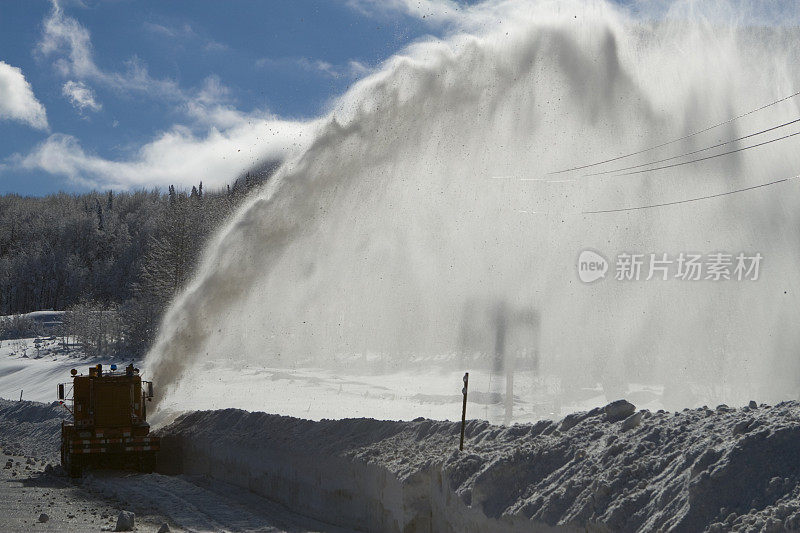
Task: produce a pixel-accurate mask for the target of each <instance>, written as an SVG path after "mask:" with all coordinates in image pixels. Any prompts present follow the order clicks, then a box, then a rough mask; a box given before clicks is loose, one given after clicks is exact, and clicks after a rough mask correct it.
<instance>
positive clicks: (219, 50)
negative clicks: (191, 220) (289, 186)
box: [0, 0, 457, 195]
mask: <svg viewBox="0 0 800 533" xmlns="http://www.w3.org/2000/svg"><path fill="white" fill-rule="evenodd" d="M456 10H457V6H455V5H453V4H450V3H449V2H446V1H445V2H428V1H422V2H420V1H416V2H411V1H410V0H408V1H407V0H388V1H371V0H347V1H345V0H343V1H325V2H322V1H313V2H312V1H285V2H284V1H270V2H267V1H263V2H259V1H254V0H226V1H225V2H221V1H209V0H182V1H177V0H171V1H169V2H163V1H160V0H159V1H155V0H153V1H132V0H82V1H79V0H60V1H58V2H55V1H48V0H26V1H20V2H11V1H9V2H3V3H2V4H0V139H2V143H1V144H0V193H8V192H15V193H20V194H26V195H27V194H32V195H39V194H46V193H49V192H56V191H59V190H65V191H84V190H90V189H104V188H111V187H113V188H116V189H120V188H138V187H152V186H160V187H161V188H166V186H167V185H169V184H171V183H174V184H177V185H179V186H190V185H191V184H193V183H196V182H198V181H200V180H203V181H204V183H205V184H206V186H208V184H211V185H221V184H223V183H225V182H227V181H229V180H230V179H231V178H233V177H235V175H236V174H237V173H238V172H239V171H240V170H241V169H243V168H246V167H247V166H248V165H249V164H251V163H253V162H256V161H257V160H258V159H263V158H265V157H281V156H287V155H290V154H291V153H294V151H296V150H298V149H300V147H302V134H303V133H304V132H308V127H309V123H310V121H312V120H313V119H314V118H316V117H319V116H321V115H322V114H324V113H325V112H326V111H328V110H329V109H330V106H331V105H332V102H333V100H334V99H335V98H336V97H337V96H339V95H341V94H342V93H343V92H344V91H346V89H347V88H348V87H349V86H350V85H352V84H353V83H354V82H355V81H356V80H358V79H360V78H362V77H364V76H366V75H368V74H369V72H370V71H372V70H374V69H376V68H378V67H379V66H380V65H381V63H382V62H383V61H384V60H386V59H387V58H389V57H390V56H392V55H393V54H395V53H397V52H398V51H401V50H402V49H403V48H404V47H405V46H407V45H408V44H410V43H412V42H413V41H415V40H417V39H420V38H425V37H426V36H429V35H434V36H436V35H438V34H441V33H442V32H445V31H446V30H447V27H448V20H449V19H448V18H447V17H448V16H449V13H451V12H453V11H456ZM307 137H308V135H306V138H307Z"/></svg>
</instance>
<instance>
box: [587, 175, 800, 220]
mask: <svg viewBox="0 0 800 533" xmlns="http://www.w3.org/2000/svg"><path fill="white" fill-rule="evenodd" d="M798 178H800V174H798V175H797V176H792V177H791V178H783V179H779V180H775V181H770V182H768V183H762V184H760V185H753V186H751V187H745V188H743V189H736V190H733V191H726V192H721V193H717V194H709V195H708V196H699V197H697V198H688V199H685V200H677V201H675V202H664V203H661V204H650V205H641V206H637V207H621V208H618V209H600V210H597V211H583V212H582V214H584V215H596V214H600V213H623V212H626V211H640V210H643V209H653V208H655V207H666V206H670V205H680V204H688V203H690V202H699V201H701V200H709V199H711V198H719V197H721V196H728V195H731V194H738V193H740V192H746V191H752V190H755V189H760V188H762V187H769V186H770V185H776V184H778V183H784V182H787V181H791V180H794V179H798Z"/></svg>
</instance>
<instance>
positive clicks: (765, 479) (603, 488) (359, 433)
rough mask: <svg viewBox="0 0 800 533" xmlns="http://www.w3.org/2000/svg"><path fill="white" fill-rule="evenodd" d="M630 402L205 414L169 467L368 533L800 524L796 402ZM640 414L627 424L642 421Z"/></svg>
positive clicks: (181, 424) (187, 426)
mask: <svg viewBox="0 0 800 533" xmlns="http://www.w3.org/2000/svg"><path fill="white" fill-rule="evenodd" d="M626 407H628V406H625V405H622V408H620V406H619V405H617V406H613V407H607V408H605V409H603V408H598V409H594V410H592V411H589V412H582V413H575V414H573V415H570V416H568V417H566V418H565V419H563V420H561V421H559V422H551V421H542V422H538V423H535V424H525V425H515V426H512V427H502V426H493V425H490V424H489V423H487V422H483V421H470V422H469V423H468V425H467V431H466V435H467V441H466V444H465V451H464V452H459V451H458V449H457V447H458V431H459V424H457V423H452V422H436V421H431V420H424V419H419V420H415V421H413V422H390V421H376V420H372V419H348V420H322V421H320V422H311V421H306V420H300V419H296V418H291V417H282V416H276V415H269V414H265V413H249V412H246V411H241V410H234V409H228V410H224V411H202V412H194V413H190V414H187V415H184V416H183V417H181V418H179V419H178V420H177V421H176V422H175V423H173V424H172V425H171V426H169V427H167V428H165V429H163V430H162V432H161V433H162V436H163V441H162V442H163V450H164V451H163V452H162V457H161V468H163V469H165V470H171V471H173V472H178V471H181V472H186V473H195V474H207V475H210V476H212V477H214V478H216V479H219V480H224V481H226V482H229V483H232V484H235V485H238V486H241V487H246V488H248V489H249V490H251V491H253V492H255V493H257V494H260V495H263V496H266V497H268V498H271V499H273V500H277V501H279V502H281V503H283V504H285V505H287V506H289V507H290V508H292V509H294V510H296V511H297V512H302V513H305V514H308V515H309V516H313V517H315V518H318V519H320V520H324V521H326V522H330V523H335V524H339V525H344V526H348V527H355V528H359V529H363V530H368V531H429V530H430V531H463V532H469V531H475V532H477V531H531V530H534V531H549V530H554V531H578V530H581V531H585V530H586V529H587V528H588V529H589V530H594V531H608V530H611V531H653V530H678V531H702V530H710V531H728V530H737V529H753V528H755V529H754V530H763V531H769V530H780V528H786V529H788V530H796V529H798V528H800V483H798V480H799V479H800V404H798V403H797V402H786V403H781V404H779V405H777V406H774V407H768V406H763V405H762V406H761V407H756V406H755V405H754V404H751V407H745V408H743V409H736V410H734V409H729V408H727V407H725V406H720V407H719V408H717V409H715V410H710V409H708V408H700V409H696V410H691V411H690V410H685V411H683V412H679V413H667V412H656V413H651V412H648V411H639V412H633V406H629V407H630V409H629V410H626ZM631 413H632V414H631Z"/></svg>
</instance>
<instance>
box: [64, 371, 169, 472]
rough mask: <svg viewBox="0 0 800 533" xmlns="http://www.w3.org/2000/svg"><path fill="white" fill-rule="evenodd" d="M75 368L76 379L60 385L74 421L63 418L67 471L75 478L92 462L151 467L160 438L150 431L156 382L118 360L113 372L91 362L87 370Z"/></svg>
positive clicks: (131, 466) (153, 466)
mask: <svg viewBox="0 0 800 533" xmlns="http://www.w3.org/2000/svg"><path fill="white" fill-rule="evenodd" d="M71 373H72V383H71V384H70V383H59V385H58V399H59V401H60V403H61V404H62V405H64V406H65V407H66V408H67V410H68V411H69V412H70V413H71V414H72V422H71V423H69V422H66V421H65V422H62V423H61V465H62V466H63V467H64V470H66V471H67V473H68V474H69V475H70V476H71V477H80V476H81V474H82V473H83V470H84V469H85V468H91V467H106V468H135V469H138V470H141V471H144V472H152V471H153V469H154V468H155V463H156V453H157V452H158V446H159V438H158V437H151V436H150V435H149V433H150V424H148V423H147V407H146V405H147V404H146V402H147V401H150V400H151V398H152V397H153V383H152V382H150V381H142V378H141V376H139V369H138V368H134V367H133V365H132V364H131V365H129V366H128V367H126V368H125V370H124V371H122V372H118V371H117V366H116V365H111V370H110V371H104V370H103V365H97V366H91V367H89V374H88V375H83V374H78V371H77V370H75V369H74V368H73V369H72V371H71ZM70 385H71V386H72V387H71V390H70ZM69 393H72V397H69ZM66 402H72V408H70V407H69V406H68V405H67V403H66Z"/></svg>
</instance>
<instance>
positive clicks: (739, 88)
mask: <svg viewBox="0 0 800 533" xmlns="http://www.w3.org/2000/svg"><path fill="white" fill-rule="evenodd" d="M645 5H646V7H642V6H645ZM654 6H655V7H654ZM645 10H646V11H645ZM461 14H462V15H463V19H464V21H463V23H459V22H458V21H456V22H453V23H452V27H451V29H450V30H448V31H449V33H448V36H447V37H446V38H443V39H427V40H424V41H422V42H418V43H416V44H414V45H412V46H410V47H408V48H407V49H405V50H404V51H403V52H402V53H400V54H398V55H397V56H395V57H392V58H391V59H389V60H388V61H386V63H385V64H384V65H383V66H382V68H381V69H380V70H379V71H377V72H375V73H373V74H371V75H370V76H369V77H366V78H365V79H363V80H361V81H359V82H358V83H356V84H355V85H354V86H353V87H352V88H351V89H350V90H349V91H348V92H347V93H346V94H345V95H343V96H342V97H341V98H340V99H339V100H338V102H337V103H336V105H335V106H334V109H332V111H331V112H330V114H329V115H328V116H327V117H326V118H324V119H322V120H321V121H320V126H319V127H318V129H317V132H316V133H315V138H314V140H313V142H311V143H310V146H309V148H308V149H307V150H306V151H305V152H304V153H303V154H302V155H301V156H299V157H297V158H295V159H293V160H291V161H287V162H285V164H284V165H283V167H282V168H281V169H280V170H279V172H278V173H277V175H276V176H275V177H274V178H273V179H272V180H271V181H270V183H268V184H267V185H266V186H265V187H264V188H263V189H262V190H261V191H260V192H259V193H258V194H257V195H256V196H255V197H254V198H252V199H251V201H249V203H248V204H247V205H245V206H243V207H242V208H241V209H240V210H239V211H238V213H237V214H236V215H235V216H234V217H233V218H232V219H231V220H230V222H229V223H228V224H227V226H226V227H225V228H224V229H222V230H221V231H220V232H219V234H218V235H217V236H216V238H215V239H214V240H213V242H212V243H211V244H210V245H209V247H208V249H207V250H206V252H205V254H204V259H203V261H202V264H201V266H200V267H199V269H198V271H197V273H196V276H195V278H194V280H193V281H192V282H191V284H190V285H189V286H188V288H187V289H186V290H185V291H184V292H183V293H182V294H181V295H180V296H179V297H177V298H176V299H175V301H174V302H173V304H172V306H171V308H170V309H169V311H168V313H167V314H166V317H165V319H164V321H163V324H162V325H161V328H160V335H159V337H158V340H157V342H156V343H155V345H154V347H153V349H152V350H151V352H150V353H149V354H148V356H147V359H146V368H147V371H148V372H149V373H150V374H149V375H150V376H151V377H152V378H153V379H154V380H155V381H156V382H157V385H158V388H159V389H160V390H166V391H167V397H169V394H170V392H169V391H171V390H174V389H175V388H176V387H177V386H178V385H179V384H180V385H181V386H182V387H183V388H184V389H186V390H196V391H197V392H196V394H198V395H202V394H207V391H205V390H204V383H203V381H202V380H207V379H213V370H214V368H215V365H218V364H220V363H219V362H220V361H223V362H225V364H227V365H229V366H230V367H233V368H235V367H237V366H240V365H247V364H251V363H258V364H262V365H265V366H269V367H273V368H274V367H278V368H280V367H285V368H293V369H296V368H301V367H320V368H327V369H333V370H334V371H337V370H341V371H344V370H347V371H349V372H353V371H356V369H358V370H363V371H371V372H386V373H391V372H394V371H398V370H402V369H408V368H412V367H417V368H423V369H428V370H429V371H430V372H435V371H436V370H437V369H439V368H448V369H450V370H456V371H460V372H463V371H464V370H468V369H474V368H476V367H480V366H481V365H485V366H486V367H487V368H494V369H495V370H498V371H501V369H502V368H509V363H508V361H505V362H504V361H502V360H501V361H500V362H499V363H498V361H497V357H500V358H501V359H503V358H508V357H509V355H508V354H513V357H514V358H515V362H514V367H513V368H514V371H520V372H522V370H526V371H527V372H528V373H529V374H530V375H533V376H537V378H536V379H543V378H544V377H549V378H551V379H552V382H553V383H556V386H555V388H554V389H553V390H554V392H553V393H554V394H557V395H559V397H560V398H561V399H562V400H563V401H565V402H569V401H572V400H578V399H580V398H582V397H584V396H586V395H587V394H590V392H587V391H592V390H599V389H600V388H602V390H603V391H605V394H606V396H607V397H608V398H607V399H609V400H613V399H616V397H622V396H625V395H626V394H630V393H631V391H632V390H633V389H632V387H633V385H634V384H638V386H639V389H637V390H639V392H640V393H641V392H642V391H649V393H652V394H653V395H656V396H658V397H659V398H660V402H661V404H662V405H664V406H666V407H668V408H681V407H691V406H693V405H700V404H702V403H707V404H709V405H712V404H713V402H718V403H721V402H727V403H731V404H736V403H737V402H738V403H745V402H746V401H747V400H749V399H751V398H754V399H757V400H759V401H775V400H778V399H789V398H796V396H797V391H798V379H800V358H798V357H797V351H798V341H800V333H798V329H797V328H796V327H795V326H796V324H797V323H798V319H800V316H798V314H799V313H798V310H800V306H798V295H800V284H798V278H799V277H800V276H798V268H797V267H798V264H800V263H799V262H798V259H800V258H799V257H798V252H799V251H800V246H799V244H798V243H799V242H800V241H798V227H800V225H798V217H799V216H800V210H798V209H797V208H796V206H797V205H798V204H799V203H800V184H798V182H797V181H795V182H787V183H782V184H778V185H775V186H774V187H764V188H759V189H754V190H748V191H746V192H742V193H741V194H731V195H727V196H721V197H714V198H709V199H706V200H701V201H693V202H689V203H675V204H673V205H666V206H662V207H653V208H647V209H635V210H630V211H617V212H608V213H588V212H590V211H592V212H594V211H607V210H608V211H614V210H616V209H620V208H629V207H640V206H648V205H655V204H670V203H672V202H679V201H681V200H684V199H690V198H700V197H704V196H714V195H717V194H719V193H723V192H725V191H731V190H738V189H745V188H749V187H751V186H754V185H758V184H761V183H764V182H768V181H771V180H776V179H779V178H784V177H787V176H792V175H794V174H797V173H798V172H800V150H798V149H797V142H798V141H797V137H795V138H792V139H786V140H783V141H780V142H774V143H770V144H767V145H764V146H760V147H757V148H753V149H747V150H742V151H739V152H736V153H732V154H729V155H726V156H724V157H716V158H713V159H708V160H705V161H702V162H697V163H692V164H685V165H680V166H675V167H672V168H665V169H661V170H658V171H648V172H642V173H637V174H628V175H622V174H625V173H626V172H629V171H622V170H619V169H623V168H625V167H631V166H635V165H639V164H643V163H648V162H652V161H658V160H662V159H666V158H671V157H673V156H676V155H680V154H687V153H690V152H694V151H696V150H701V149H703V148H705V147H707V146H710V145H715V144H718V143H721V142H725V141H727V140H731V139H736V138H739V137H742V136H745V135H748V134H749V133H752V132H756V131H760V130H762V129H766V128H769V127H771V126H773V125H775V124H779V123H782V122H786V121H788V120H792V119H795V118H798V117H800V107H798V104H800V98H789V99H786V100H784V101H781V102H779V103H777V104H775V105H772V106H769V107H766V108H764V109H762V110H760V111H758V112H755V113H750V114H746V115H745V116H743V117H741V118H739V119H737V120H732V121H728V119H730V118H732V117H736V116H738V115H741V114H743V113H745V112H747V111H750V110H754V109H757V108H759V107H761V106H763V105H765V104H768V103H770V102H774V101H776V100H779V99H781V98H782V97H784V96H787V95H791V94H792V93H794V92H796V91H797V90H798V88H800V70H798V63H797V61H796V58H797V57H800V33H799V32H798V30H797V24H796V22H797V20H796V19H797V14H796V13H795V10H794V7H793V5H792V2H786V3H779V2H764V3H760V2H723V1H716V2H694V1H686V2H676V3H670V4H660V3H658V2H655V3H654V2H643V3H632V4H631V5H630V6H628V7H624V8H623V7H619V6H617V5H616V4H614V3H609V2H603V1H590V0H586V1H569V2H545V1H541V2H502V3H498V4H479V5H477V6H473V7H465V8H463V9H462V11H461ZM715 124H721V125H720V126H718V127H716V128H713V129H710V130H708V131H705V132H703V133H700V134H697V135H691V134H692V133H694V132H698V131H701V130H703V129H705V128H707V127H708V126H710V125H715ZM795 129H797V128H795ZM780 133H781V132H775V133H774V134H769V135H773V136H774V137H777V136H779V134H780ZM783 133H791V131H785V132H783ZM769 135H766V136H762V137H758V138H755V139H753V141H752V142H751V141H750V140H749V139H748V140H741V141H736V142H733V143H731V144H729V145H726V146H724V147H722V148H719V149H716V150H715V151H707V152H703V153H700V154H699V155H695V156H690V157H688V158H682V159H681V158H679V159H675V160H673V161H670V163H673V162H681V161H686V160H687V159H691V158H692V157H694V158H697V157H702V156H704V155H706V154H709V155H710V154H713V153H718V152H720V151H727V150H731V149H736V148H741V147H745V146H747V145H748V144H754V143H755V142H756V141H761V140H766V139H769V138H770V137H769ZM675 139H680V140H679V141H677V142H672V143H670V144H668V145H664V146H660V145H662V144H664V143H665V142H667V141H672V140H675ZM656 146H660V147H659V148H656V149H653V150H648V151H646V152H643V153H641V154H638V155H635V156H632V157H629V158H624V159H621V160H619V161H613V162H609V163H604V164H603V165H598V166H592V167H587V168H583V169H578V170H573V171H569V172H564V173H559V174H551V172H556V171H559V170H564V169H570V168H574V167H581V166H585V165H587V164H591V163H593V162H597V161H604V160H608V159H612V158H615V157H616V156H619V155H624V154H629V153H631V152H636V151H639V150H643V149H647V148H650V147H656ZM666 164H669V163H664V164H660V165H657V166H665V165H666ZM651 167H652V165H651ZM644 168H649V167H644ZM634 170H641V168H640V169H634ZM600 172H606V173H605V174H599V173H600ZM592 174H595V175H592ZM585 250H591V251H592V254H590V255H591V257H592V258H594V261H595V262H596V263H597V264H598V266H597V268H601V267H602V264H601V263H602V261H601V259H603V258H604V259H605V261H607V262H608V264H607V265H605V268H606V270H603V271H602V275H601V276H599V277H598V276H592V280H591V282H584V281H582V279H581V277H580V276H579V268H577V267H576V260H577V259H578V258H579V257H580V256H581V253H582V252H583V251H585ZM681 254H683V255H684V257H686V256H688V255H690V254H694V255H698V256H701V257H702V258H703V260H708V258H711V257H712V256H713V255H714V254H723V255H724V256H725V257H726V258H727V256H730V258H731V269H730V272H729V276H728V278H725V277H724V276H723V277H721V278H719V279H713V278H707V277H706V272H707V271H705V270H704V271H703V272H702V275H701V277H699V278H697V279H695V278H693V277H690V278H682V277H680V275H679V274H680V273H679V272H678V271H677V270H675V269H677V268H678V267H677V266H676V264H677V261H678V259H679V258H680V257H681ZM740 254H744V255H745V256H746V257H748V258H751V257H755V256H756V255H757V254H760V256H761V257H762V259H761V262H760V264H759V268H760V271H759V272H758V276H757V278H756V279H753V275H752V274H753V273H752V272H750V276H748V277H746V278H745V279H742V280H737V279H736V276H734V275H733V273H734V270H733V269H734V265H735V258H736V257H737V256H738V255H740ZM595 256H597V257H599V258H600V259H597V258H596V257H595ZM584 257H586V256H585V255H584ZM629 257H634V258H636V257H640V258H643V259H645V260H648V261H649V260H650V259H651V258H652V259H653V260H655V259H659V260H661V259H664V258H665V257H666V258H667V260H669V261H670V270H665V271H663V272H662V271H661V270H659V271H657V272H656V273H655V274H654V275H653V273H652V272H650V271H649V267H648V265H649V262H645V263H644V265H643V266H642V271H641V273H640V274H641V275H637V276H636V277H635V278H634V276H632V272H630V271H625V272H622V274H623V275H621V276H617V275H616V274H617V272H618V270H621V267H620V258H623V260H624V261H627V262H628V263H630V261H628V259H625V258H629ZM587 268H588V263H587ZM662 273H663V274H664V275H662ZM618 278H619V279H618ZM498 309H504V310H505V311H504V314H503V316H504V317H505V318H503V319H502V325H498V324H500V323H501V322H499V321H498V316H500V315H499V314H498V312H497V310H498ZM520 317H521V318H520ZM526 317H528V318H531V317H534V318H531V320H528V319H526ZM520 324H521V325H520ZM526 324H527V325H526ZM534 326H535V327H534ZM500 329H502V330H503V339H502V340H501V341H500V343H501V345H502V350H500V351H499V352H498V350H497V343H498V333H497V332H498V331H499V330H500ZM498 353H499V354H500V355H499V356H498ZM190 370H195V371H197V370H201V372H199V373H196V374H195V375H199V376H200V377H199V378H193V379H197V380H198V381H197V382H194V383H189V384H188V385H187V383H186V380H187V379H189V378H188V377H187V376H188V374H189V371H190ZM443 379H450V378H449V377H443ZM298 386H300V385H298ZM456 392H457V391H456ZM475 394H477V393H475ZM615 396H616V397H615ZM476 398H477V396H476ZM216 401H217V403H216V405H218V406H220V407H225V406H226V398H225V394H219V398H217V399H216ZM181 402H182V403H181ZM181 402H179V405H180V406H182V407H183V408H186V409H191V408H192V407H193V404H192V401H191V397H190V396H187V397H186V398H185V399H184V400H181ZM257 403H258V402H257V401H256V400H255V398H254V401H253V408H259V409H264V406H262V405H257ZM268 408H269V409H271V410H274V411H278V412H280V410H281V406H280V405H273V406H268ZM341 416H342V417H346V416H349V413H347V412H343V413H341ZM372 416H375V417H378V418H379V417H381V413H374V414H373V415H372ZM453 416H454V417H457V416H458V411H457V407H456V409H455V412H454V413H453Z"/></svg>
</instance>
